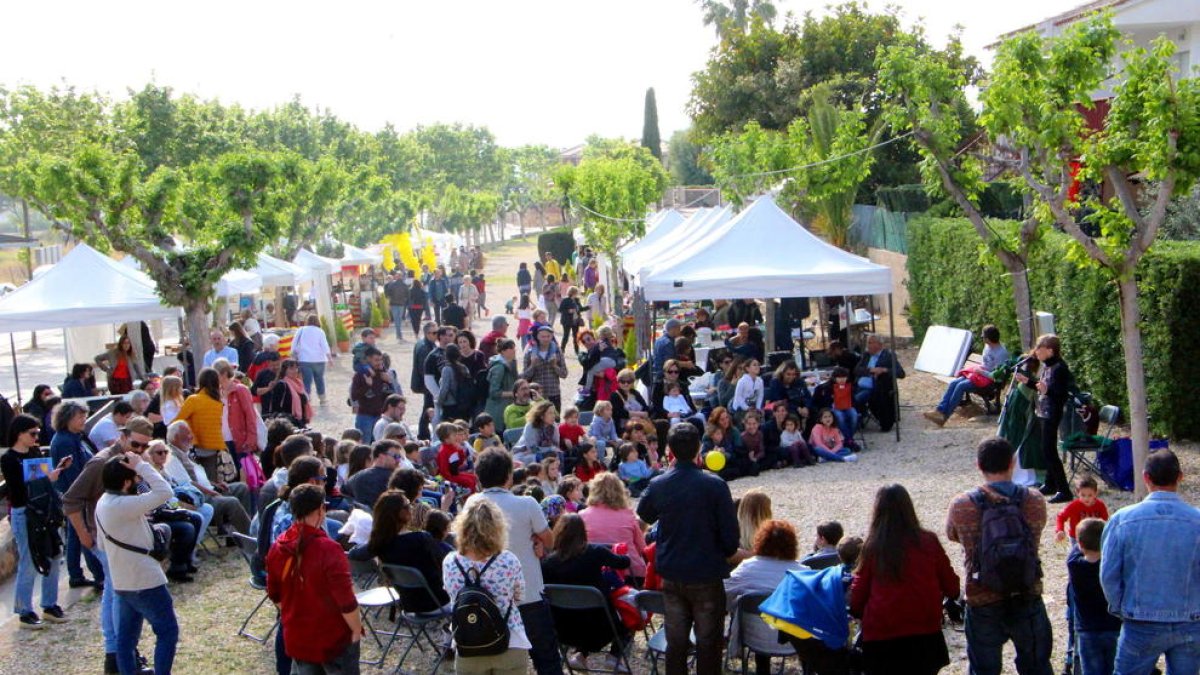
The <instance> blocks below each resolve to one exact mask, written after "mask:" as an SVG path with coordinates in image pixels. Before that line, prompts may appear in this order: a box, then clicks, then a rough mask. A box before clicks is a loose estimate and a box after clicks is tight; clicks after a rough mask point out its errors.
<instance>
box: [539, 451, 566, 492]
mask: <svg viewBox="0 0 1200 675" xmlns="http://www.w3.org/2000/svg"><path fill="white" fill-rule="evenodd" d="M561 466H562V465H561V464H560V463H559V461H558V458H557V457H547V458H546V459H545V460H544V461H542V478H541V484H542V490H543V491H544V492H545V493H546V494H548V495H552V494H555V493H556V492H558V484H559V482H561V481H562V468H561Z"/></svg>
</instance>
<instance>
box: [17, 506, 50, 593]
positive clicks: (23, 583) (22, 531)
mask: <svg viewBox="0 0 1200 675" xmlns="http://www.w3.org/2000/svg"><path fill="white" fill-rule="evenodd" d="M9 522H10V524H11V525H12V531H13V538H14V539H16V540H17V556H18V560H17V587H16V590H15V591H14V594H13V612H15V613H16V614H28V613H30V612H32V611H33V583H34V581H36V577H37V576H38V571H37V568H36V567H34V566H33V554H31V553H30V552H29V532H28V530H26V526H25V507H24V506H18V507H16V508H14V509H12V511H11V519H10V521H9ZM60 567H62V557H58V558H55V559H54V560H51V561H50V573H49V574H47V575H46V576H44V577H42V607H54V606H55V605H57V604H58V570H59V568H60Z"/></svg>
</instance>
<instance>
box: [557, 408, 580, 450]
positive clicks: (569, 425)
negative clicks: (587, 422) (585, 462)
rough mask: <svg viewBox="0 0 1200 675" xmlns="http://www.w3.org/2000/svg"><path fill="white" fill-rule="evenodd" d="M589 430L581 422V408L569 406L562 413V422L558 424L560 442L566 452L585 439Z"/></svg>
mask: <svg viewBox="0 0 1200 675" xmlns="http://www.w3.org/2000/svg"><path fill="white" fill-rule="evenodd" d="M586 433H587V430H586V429H584V428H583V427H582V426H580V424H579V408H576V407H575V406H569V407H568V408H567V409H566V410H564V411H563V414H562V423H560V424H559V425H558V442H559V447H561V448H562V449H563V450H564V451H566V452H568V453H569V452H571V451H572V450H574V449H575V446H577V445H579V441H580V440H582V439H583V437H584V435H585V434H586Z"/></svg>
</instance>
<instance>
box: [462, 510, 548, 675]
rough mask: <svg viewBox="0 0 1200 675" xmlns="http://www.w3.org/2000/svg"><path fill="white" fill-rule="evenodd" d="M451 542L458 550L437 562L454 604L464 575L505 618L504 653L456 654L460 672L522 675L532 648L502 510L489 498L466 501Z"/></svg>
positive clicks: (518, 572) (521, 584)
mask: <svg viewBox="0 0 1200 675" xmlns="http://www.w3.org/2000/svg"><path fill="white" fill-rule="evenodd" d="M454 539H455V544H456V545H457V547H458V550H457V551H455V552H454V553H451V554H450V555H447V556H446V558H445V559H444V560H442V579H443V583H444V584H445V588H446V593H447V594H449V596H450V602H451V603H453V602H454V600H455V598H457V597H458V594H459V593H460V592H462V590H463V588H465V587H466V577H467V575H468V574H469V575H470V576H471V578H472V579H477V580H478V583H479V584H480V585H482V586H483V587H484V588H485V589H486V590H487V591H488V593H490V594H491V595H492V600H493V601H494V602H495V603H496V609H498V610H500V613H501V614H503V615H504V616H507V617H508V631H509V633H508V649H507V650H506V651H504V652H502V653H500V654H497V655H495V656H461V655H460V656H459V657H458V661H457V662H458V664H459V666H460V668H462V666H463V665H467V664H469V665H467V667H466V668H462V670H464V671H468V670H469V672H473V673H494V674H498V675H502V674H510V673H524V672H525V668H526V664H527V663H528V659H529V655H528V651H529V649H530V647H532V645H531V644H530V642H529V637H528V636H526V634H525V624H524V622H522V621H521V612H519V611H517V607H518V606H520V604H521V601H522V600H524V598H525V574H524V572H522V571H521V560H520V559H519V558H517V556H516V554H514V553H513V552H512V551H506V550H505V546H507V545H508V525H507V523H505V521H504V512H503V511H501V510H500V507H498V506H496V505H495V504H494V503H492V501H491V500H489V499H485V498H484V497H482V496H479V495H476V496H475V497H474V498H473V499H468V500H467V502H466V504H465V505H464V506H463V509H462V511H461V512H460V513H459V514H458V517H457V518H455V519H454Z"/></svg>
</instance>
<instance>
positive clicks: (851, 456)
mask: <svg viewBox="0 0 1200 675" xmlns="http://www.w3.org/2000/svg"><path fill="white" fill-rule="evenodd" d="M842 459H844V460H846V461H847V462H857V461H858V455H856V454H854V453H851V454H849V455H845V456H843V457H842Z"/></svg>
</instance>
